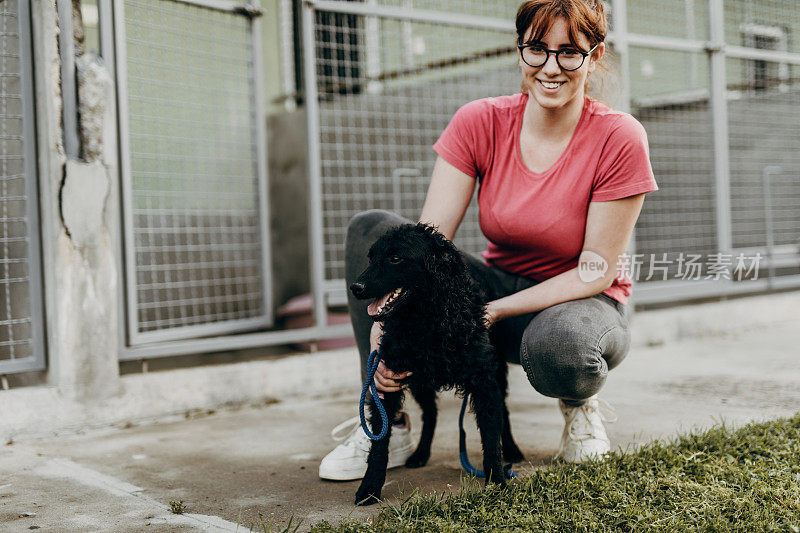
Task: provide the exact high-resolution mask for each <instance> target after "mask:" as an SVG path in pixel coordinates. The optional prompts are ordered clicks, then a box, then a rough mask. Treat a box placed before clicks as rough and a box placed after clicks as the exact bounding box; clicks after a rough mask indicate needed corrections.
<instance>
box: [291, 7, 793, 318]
mask: <svg viewBox="0 0 800 533" xmlns="http://www.w3.org/2000/svg"><path fill="white" fill-rule="evenodd" d="M317 11H320V12H334V13H344V14H355V15H361V16H374V17H382V18H388V19H398V20H406V21H416V22H432V23H440V24H443V25H448V26H463V27H470V28H480V29H492V30H506V31H509V32H513V31H514V25H513V22H512V21H509V20H503V19H491V18H486V17H480V16H474V15H468V14H462V13H448V12H440V11H428V10H423V9H415V8H410V9H406V8H397V7H387V6H379V5H374V4H365V3H356V2H347V1H341V0H308V1H307V2H306V3H305V4H304V7H303V21H304V25H303V42H304V47H303V54H304V57H305V58H313V57H315V42H314V37H313V35H314V20H315V18H314V17H315V12H317ZM708 11H709V13H708V15H709V21H710V28H709V29H710V35H709V38H708V40H695V39H688V38H673V37H662V36H654V35H642V34H637V33H630V32H628V31H627V26H628V23H627V21H628V18H627V0H614V2H613V11H612V17H613V24H614V26H613V28H612V31H611V32H610V34H609V36H608V41H609V42H610V43H613V44H614V46H615V50H616V52H617V53H618V55H619V56H620V66H621V69H622V71H621V79H622V95H621V100H622V104H621V105H618V106H617V107H618V108H620V109H621V110H623V111H629V110H630V83H629V80H630V61H629V47H630V46H636V47H642V48H650V49H665V50H670V51H683V52H695V53H706V54H708V55H709V57H710V64H711V71H710V73H709V74H710V77H711V80H712V82H711V88H710V102H711V112H712V118H713V122H714V128H713V130H714V139H713V142H714V168H715V175H714V178H715V191H716V198H715V208H716V221H717V223H716V231H717V239H716V241H717V250H718V251H719V252H720V253H731V252H734V251H738V250H736V249H734V248H733V246H732V241H733V239H732V222H731V191H730V165H729V161H730V159H729V135H728V123H727V118H728V110H727V108H726V102H727V100H726V79H725V78H726V72H725V66H726V60H727V59H728V58H736V59H765V60H768V61H771V62H781V63H786V64H794V65H800V53H790V52H775V51H769V50H757V49H751V48H746V47H742V46H735V45H729V44H726V42H725V33H724V30H725V28H724V20H725V17H724V1H723V0H708ZM316 77H317V73H316V70H315V65H314V63H313V62H312V61H306V62H305V94H306V95H308V98H306V102H307V106H308V108H307V111H308V132H309V133H308V134H309V169H310V174H311V175H310V180H311V199H312V204H311V212H312V213H315V216H314V217H313V218H312V220H311V222H312V262H313V274H314V283H313V285H312V287H313V294H314V303H315V312H316V314H315V316H316V320H317V321H318V323H323V324H324V323H325V322H324V320H325V311H326V306H327V303H328V302H330V301H335V302H342V301H344V298H345V295H344V290H345V288H344V282H343V280H336V279H334V280H329V279H325V277H324V275H323V272H324V266H323V265H324V258H323V257H322V251H321V250H323V237H322V235H323V227H322V217H321V212H322V205H323V204H322V199H321V190H322V179H321V176H322V169H321V163H320V157H321V156H320V135H321V133H320V123H319V105H318V101H317V98H315V97H314V95H317V94H318V88H317V84H316ZM465 103H466V102H465ZM632 244H633V245H634V246H635V238H634V239H632ZM748 251H750V252H755V251H763V252H766V247H765V248H763V249H748ZM794 287H800V275H797V276H782V277H779V278H776V279H774V280H769V279H762V280H757V281H748V282H747V283H746V284H741V283H734V282H731V281H726V280H714V281H708V282H706V281H681V280H671V281H667V282H647V283H638V284H637V286H636V290H635V292H634V295H633V300H632V301H634V302H635V303H636V304H637V305H647V304H660V303H668V302H677V301H680V300H684V299H697V298H703V297H719V296H725V295H735V294H742V293H753V292H760V291H765V290H771V289H786V288H794Z"/></svg>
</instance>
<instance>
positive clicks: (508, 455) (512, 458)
mask: <svg viewBox="0 0 800 533" xmlns="http://www.w3.org/2000/svg"><path fill="white" fill-rule="evenodd" d="M503 460H504V461H505V462H507V463H519V462H522V461H524V460H525V456H524V455H522V452H521V451H520V449H519V448H518V447H517V445H516V444H515V443H513V442H512V443H511V444H510V445H508V446H503Z"/></svg>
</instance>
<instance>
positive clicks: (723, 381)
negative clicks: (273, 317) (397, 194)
mask: <svg viewBox="0 0 800 533" xmlns="http://www.w3.org/2000/svg"><path fill="white" fill-rule="evenodd" d="M798 331H800V320H799V321H797V322H794V323H785V324H783V325H780V326H775V327H773V328H770V329H767V330H763V329H762V330H760V331H754V332H743V333H739V334H737V335H735V336H728V337H726V338H706V339H695V340H691V341H683V342H676V343H672V344H668V345H662V346H655V347H648V348H639V349H635V350H634V351H633V352H632V353H631V354H630V355H629V356H628V358H627V360H626V361H625V362H624V363H623V364H622V365H621V366H620V367H619V368H617V369H615V370H614V371H612V373H611V375H610V377H609V380H608V382H607V385H606V387H605V388H604V390H603V393H602V394H601V397H603V398H604V399H606V400H607V401H609V402H610V403H611V404H612V405H613V406H614V408H615V409H616V412H617V415H618V416H619V421H618V422H617V423H615V424H612V425H610V426H609V436H610V437H611V439H612V443H613V444H614V445H617V446H622V447H623V448H624V447H627V446H630V445H633V444H635V443H641V442H644V441H648V440H650V439H653V438H662V437H670V436H672V435H675V434H676V433H677V432H685V431H689V430H691V429H692V428H700V427H708V426H711V425H713V424H715V423H717V422H719V421H721V420H725V421H728V422H731V423H734V424H737V425H738V424H741V423H744V422H746V421H749V420H756V419H766V418H773V417H778V416H788V415H791V414H794V413H795V412H796V411H798V410H800V387H798V383H800V364H798V359H800V349H798V341H799V340H800V335H799V334H798ZM354 357H355V355H354ZM440 404H441V408H442V413H441V415H440V418H439V420H440V422H439V428H438V430H437V434H436V439H435V441H434V452H433V456H432V457H431V461H430V464H429V465H428V466H427V467H426V468H423V469H419V470H406V469H404V468H399V469H396V470H392V471H390V473H389V475H388V476H387V487H386V488H385V490H384V496H386V497H388V498H397V497H398V495H400V494H401V493H402V492H403V491H404V490H405V491H410V490H411V488H412V487H419V488H421V490H423V491H428V490H438V491H441V490H446V489H447V487H448V486H449V485H457V484H458V479H459V465H458V460H457V427H456V420H457V414H458V406H459V404H458V402H457V401H456V400H455V399H454V398H453V396H452V395H451V394H445V395H443V398H442V401H441V402H440ZM509 405H510V409H511V421H512V427H513V429H514V434H515V436H516V439H517V442H518V444H519V445H520V447H521V448H522V450H523V452H525V454H526V456H527V457H528V459H529V460H530V461H531V462H532V463H533V465H536V464H538V463H541V462H542V461H544V460H546V459H547V458H548V457H550V456H551V455H552V454H553V453H554V452H555V451H556V449H557V447H558V441H559V437H560V434H561V430H562V427H563V425H562V424H563V423H562V420H561V415H560V414H559V412H558V408H557V406H556V402H555V401H554V400H553V399H550V398H545V397H543V396H541V395H539V394H538V393H536V392H535V391H534V390H533V389H532V388H531V387H530V386H529V385H528V383H527V381H526V379H525V376H524V373H523V372H522V370H521V368H520V367H517V366H515V367H513V368H512V372H511V394H510V397H509ZM356 408H357V391H353V394H352V395H348V396H347V397H337V398H326V399H317V400H309V401H292V402H283V403H278V404H273V405H269V406H264V407H262V408H247V409H242V410H238V411H227V412H219V413H215V414H210V415H208V416H200V417H194V418H191V419H186V420H180V421H175V422H171V423H163V424H160V425H157V426H147V427H131V428H129V429H124V430H109V431H105V432H94V433H92V434H88V435H80V436H74V437H70V438H62V439H59V440H56V441H38V442H29V443H22V444H20V443H15V444H12V445H7V446H2V448H0V531H4V532H5V531H28V530H30V529H32V528H33V526H37V527H38V528H39V529H40V530H41V531H58V532H64V531H237V530H238V531H246V530H247V526H250V525H253V524H255V525H256V526H257V528H256V529H257V530H258V531H263V527H262V525H261V520H262V519H263V521H264V523H265V524H270V523H272V525H273V527H277V526H279V525H281V524H285V523H286V522H287V521H288V520H289V519H290V517H294V520H295V523H296V521H297V520H298V519H302V521H303V524H304V525H305V526H307V525H310V524H312V523H314V522H316V521H318V520H321V519H323V518H326V519H328V520H331V521H336V520H338V519H340V518H342V517H345V516H349V517H352V518H363V517H366V516H369V514H371V513H372V512H374V508H368V509H363V508H358V509H356V508H354V507H353V505H352V499H353V496H354V494H355V490H356V488H357V482H348V483H331V482H323V481H320V480H319V479H318V478H317V465H318V462H319V459H320V458H321V457H322V456H324V455H325V453H327V451H328V450H329V449H331V447H332V445H333V442H332V441H331V439H330V437H329V430H330V429H331V428H332V427H333V426H334V425H335V424H336V423H338V422H340V421H341V420H343V419H345V418H347V417H350V416H353V415H355V413H356ZM411 411H412V412H413V415H412V416H413V420H415V421H416V420H418V411H417V410H416V409H414V408H413V406H412V408H411ZM418 429H419V427H418V425H417V427H416V428H415V430H418ZM475 434H476V431H475V430H473V431H472V436H471V438H472V441H471V444H470V449H471V450H472V455H473V460H477V458H478V454H479V449H480V445H479V443H478V441H477V437H476V435H475ZM178 500H183V501H184V503H185V505H186V513H188V514H184V515H180V516H179V515H173V514H171V513H170V512H169V507H168V504H169V502H170V501H178ZM259 515H260V516H261V517H262V518H261V519H260V518H259ZM237 524H243V526H242V525H240V526H237ZM301 529H302V528H301Z"/></svg>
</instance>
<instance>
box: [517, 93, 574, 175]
mask: <svg viewBox="0 0 800 533" xmlns="http://www.w3.org/2000/svg"><path fill="white" fill-rule="evenodd" d="M528 98H529V96H528V94H527V93H523V94H522V102H521V104H520V106H519V110H520V111H519V113H517V122H516V123H515V124H514V156H515V159H516V160H517V165H519V167H520V168H521V169H522V171H523V172H524V173H525V174H526V175H527V176H530V177H532V178H543V177H545V176H547V175H548V174H551V173H553V172H554V171H555V170H556V169H557V168H558V167H560V166H561V164H562V163H563V162H564V159H565V158H566V157H567V154H568V153H569V151H570V148H572V145H573V144H574V143H575V138H576V137H577V136H578V132H579V131H580V130H581V126H583V123H584V122H585V121H586V118H587V117H588V115H589V113H587V112H586V108H587V107H588V106H589V101H590V97H588V96H584V97H583V107H582V108H581V117H580V118H579V119H578V125H577V126H575V130H574V131H573V132H572V137H571V138H570V140H569V143H567V147H566V148H564V151H563V152H562V153H561V155H560V156H559V158H558V159H557V160H556V162H555V163H553V164H552V165H550V167H549V168H548V169H547V170H545V171H544V172H534V171H533V170H531V169H530V167H528V165H526V164H525V161H524V160H523V159H522V145H521V144H520V139H521V137H522V119H523V118H524V116H525V106H527V104H528Z"/></svg>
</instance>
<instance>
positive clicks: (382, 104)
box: [311, 0, 800, 286]
mask: <svg viewBox="0 0 800 533" xmlns="http://www.w3.org/2000/svg"><path fill="white" fill-rule="evenodd" d="M366 3H367V4H368V5H369V6H377V7H383V6H386V7H403V8H405V9H409V10H423V9H427V10H433V11H438V12H442V11H449V12H452V13H453V14H454V16H456V14H458V15H461V14H469V15H471V14H481V15H487V16H490V17H500V18H503V17H506V18H509V17H511V18H513V12H514V10H515V9H516V7H517V6H518V3H517V2H494V3H493V2H488V3H487V2H473V1H469V0H457V1H453V2H437V3H435V5H434V3H426V2H420V1H413V2H412V1H405V0H396V1H390V0H385V1H380V0H378V1H370V2H366ZM337 4H338V5H339V6H340V7H339V8H337V12H336V13H333V12H327V11H325V7H324V6H321V7H320V8H319V9H317V10H316V11H315V26H314V51H315V58H316V87H317V89H318V97H319V132H318V134H319V140H320V158H321V164H320V169H319V172H320V178H321V182H322V196H323V207H324V217H323V228H322V230H323V234H324V243H325V255H324V262H325V270H324V272H325V279H326V280H329V281H331V282H332V281H334V280H338V279H341V278H342V277H343V256H342V253H343V243H344V232H345V230H346V227H347V222H348V220H349V218H350V217H351V216H352V215H354V214H355V213H357V212H359V211H362V210H365V209H371V208H383V209H390V210H394V211H397V212H399V213H400V214H402V215H404V216H406V217H408V218H410V219H412V220H413V219H415V218H416V217H418V216H419V212H420V209H421V206H422V203H423V200H424V196H425V192H426V189H427V184H428V180H429V176H430V173H431V170H432V165H433V162H434V160H435V154H434V153H433V152H432V150H431V145H432V144H433V143H434V142H435V140H436V138H437V137H438V135H439V134H440V133H441V132H442V130H443V129H444V127H445V126H446V124H447V123H448V121H449V119H450V118H451V117H452V115H453V113H454V112H455V110H456V109H457V108H458V107H459V106H460V105H463V104H464V103H467V102H469V101H470V100H474V99H477V98H481V97H485V96H496V95H501V94H510V93H513V92H516V91H518V90H519V89H518V86H519V81H520V77H519V73H518V69H517V67H516V64H515V63H516V59H515V50H514V48H513V39H514V36H513V30H512V29H509V31H500V30H498V29H496V26H491V25H490V24H488V23H487V26H486V27H480V24H477V25H476V27H464V26H455V25H449V24H447V23H446V22H444V21H442V20H438V19H437V20H436V21H433V20H431V21H430V22H425V21H424V17H425V15H424V13H422V12H421V11H420V12H416V13H415V14H414V16H413V17H412V16H409V17H408V18H405V17H404V16H403V15H402V14H400V15H398V14H397V13H396V12H394V13H388V12H385V13H384V12H381V10H380V9H374V10H373V11H372V12H371V13H375V15H374V16H369V15H366V16H365V15H364V14H363V11H362V12H361V14H358V13H355V12H353V13H347V12H346V11H347V8H346V7H342V6H346V5H347V4H350V3H348V2H337ZM614 4H615V2H613V1H612V2H607V3H606V9H607V12H608V14H609V17H610V18H612V17H611V16H612V15H614V11H613V9H614V8H615V7H620V6H615V5H614ZM723 7H724V9H723V10H722V12H720V13H716V11H715V10H717V9H718V4H716V3H715V4H713V5H712V3H710V1H709V0H665V1H659V2H656V1H635V2H634V1H628V2H624V3H623V4H622V8H623V11H624V13H625V14H626V19H627V27H625V28H612V29H613V30H615V33H614V35H613V37H614V38H615V39H619V40H623V41H624V40H626V39H627V36H628V35H631V36H632V37H636V41H635V43H634V44H632V45H631V46H630V47H627V48H625V49H624V53H625V54H626V56H625V57H624V58H621V57H620V56H619V55H618V54H617V52H618V50H617V49H616V46H613V45H612V46H609V47H608V48H609V52H610V54H608V56H607V59H606V64H607V65H608V66H609V69H608V72H607V73H606V76H604V75H603V74H602V73H601V74H600V77H603V78H605V79H602V85H603V86H604V87H603V88H602V90H599V91H594V93H592V92H590V94H593V96H596V97H600V99H601V100H603V101H605V102H606V103H608V104H610V105H612V106H618V105H620V104H622V106H623V107H627V106H626V105H625V104H626V103H625V102H620V101H619V100H618V98H619V97H620V94H621V91H620V88H621V87H622V86H626V87H627V88H628V91H629V95H630V102H629V104H630V106H629V107H630V110H631V112H632V113H633V114H634V115H635V116H636V117H637V118H638V119H639V120H640V121H641V122H642V123H643V125H644V126H645V129H646V130H647V132H648V137H649V141H650V152H651V160H652V163H653V168H654V171H655V174H656V177H657V180H658V181H659V185H660V188H661V190H660V191H659V192H658V193H657V194H654V195H650V196H649V197H648V199H647V201H646V203H645V209H644V211H643V212H642V215H641V217H640V219H639V222H638V224H637V233H636V243H635V249H636V253H637V254H638V255H640V256H641V259H640V262H641V264H640V265H639V271H638V272H637V273H636V274H637V279H638V280H639V281H640V282H644V283H647V282H648V281H664V280H673V281H674V280H676V279H685V274H686V269H685V265H684V264H683V262H682V261H683V260H684V259H683V258H684V257H685V256H687V255H696V256H701V257H703V258H704V260H707V259H708V258H711V257H716V256H719V255H720V254H729V255H735V254H736V253H737V252H738V253H744V252H753V253H758V252H759V250H761V251H763V250H765V249H766V248H765V247H766V246H767V244H768V243H772V245H771V246H772V247H771V250H772V253H778V254H780V253H788V254H790V256H791V254H795V255H794V256H793V257H794V259H792V257H789V258H788V259H786V260H784V261H783V263H780V262H778V263H775V264H780V265H782V264H785V265H788V267H787V268H786V269H784V270H782V271H775V270H773V271H771V272H772V273H773V274H775V273H777V274H780V273H784V274H790V275H791V274H800V270H798V268H797V266H798V263H797V262H796V263H792V261H795V260H796V256H797V250H796V247H797V227H796V226H797V224H798V222H797V220H798V218H799V217H798V216H797V214H798V211H797V210H796V203H797V200H796V199H797V192H796V190H795V189H796V188H797V187H798V186H800V185H798V184H800V177H799V176H800V169H798V166H797V162H796V154H797V153H800V150H799V149H800V140H799V139H798V134H797V128H796V124H798V123H800V121H798V118H800V117H798V116H797V113H798V112H797V103H798V102H797V98H798V94H800V92H799V91H798V90H797V81H796V73H797V69H798V66H797V64H798V63H800V58H799V57H798V56H796V55H792V56H791V57H790V58H789V59H788V60H784V61H783V62H781V60H780V57H779V54H782V53H785V54H790V55H791V54H792V53H793V52H796V51H797V49H796V48H795V47H796V46H797V45H796V42H797V40H798V39H797V35H798V34H800V19H798V17H800V7H799V6H798V4H797V3H796V2H795V1H794V0H725V1H724V6H723ZM338 11H345V12H338ZM712 12H713V13H714V14H712ZM722 13H724V15H723V14H722ZM714 17H716V18H714ZM720 17H724V19H725V20H724V37H725V40H726V42H727V43H728V44H730V45H735V46H737V47H742V48H741V50H743V52H740V53H744V54H747V53H750V55H751V56H752V57H748V58H747V59H743V58H734V57H730V58H729V59H728V60H727V68H726V79H725V85H724V87H725V89H724V91H723V93H722V94H715V93H714V85H713V83H712V67H711V57H712V55H713V54H720V53H724V51H723V50H721V49H719V48H716V47H713V46H710V45H709V44H707V43H708V42H709V40H710V39H711V38H712V33H713V32H712V29H711V25H712V22H713V21H714V20H720ZM648 37H652V39H654V41H653V42H648V43H647V44H646V47H645V46H644V43H643V42H642V41H643V40H647V38H648ZM632 42H633V41H632ZM614 43H616V40H615V41H614ZM636 43H641V45H639V44H636ZM737 50H739V49H737ZM751 51H756V52H755V55H753V53H752V52H751ZM765 52H768V54H773V55H772V56H770V55H764V53H765ZM620 61H627V66H628V69H627V71H628V73H629V74H628V78H627V79H624V80H623V79H620V78H619V74H620V72H621V70H620V68H619V66H620V63H619V62H620ZM715 98H717V99H719V100H716V101H722V100H724V101H725V103H724V109H725V111H724V112H725V113H727V116H726V117H725V120H724V121H722V123H725V124H728V125H729V130H728V133H727V145H728V146H727V148H728V150H729V152H730V156H729V160H728V164H729V167H730V168H729V170H726V169H720V168H718V166H719V162H718V161H717V160H716V158H717V156H718V153H717V150H718V149H719V145H720V133H721V131H722V130H718V129H716V128H717V126H718V125H719V124H720V120H719V116H717V115H715V107H714V105H713V104H714V102H715ZM311 134H312V135H313V134H314V132H312V133H311ZM721 142H722V143H723V144H725V140H724V139H723V140H722V141H721ZM768 169H771V170H768ZM765 175H766V176H767V178H765V177H764V176H765ZM765 179H766V180H768V181H769V187H771V188H770V189H769V190H767V189H766V188H765V185H764V184H765V183H766V182H765ZM721 183H725V184H726V186H729V187H730V195H729V197H728V198H727V199H726V200H725V205H723V206H720V205H719V202H720V198H719V190H720V187H721ZM765 191H767V192H765ZM720 209H722V211H720ZM793 210H794V211H793ZM728 211H730V216H729V217H728V219H727V221H726V223H725V224H724V225H722V226H721V225H720V217H721V216H722V217H723V218H725V215H724V214H725V213H727V212H728ZM476 220H477V217H476V216H475V211H474V206H472V207H471V209H470V211H469V212H468V215H467V217H466V218H465V220H464V222H463V223H462V226H461V228H462V229H461V230H460V233H459V235H458V236H457V238H456V244H458V245H459V246H460V247H461V248H462V249H465V250H468V251H470V252H477V251H479V250H481V249H482V248H483V246H484V240H483V237H482V236H481V233H480V231H479V228H478V227H477V222H476ZM726 232H729V233H730V237H731V239H730V240H731V243H732V247H731V248H730V249H724V250H723V249H722V246H721V243H724V242H725V238H724V237H725V233H726ZM734 269H735V265H734V266H731V267H730V268H729V269H728V272H727V274H728V275H729V274H730V272H731V271H732V270H734ZM682 277H683V278H682ZM328 286H333V285H332V284H331V285H328Z"/></svg>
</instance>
